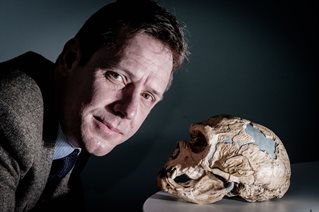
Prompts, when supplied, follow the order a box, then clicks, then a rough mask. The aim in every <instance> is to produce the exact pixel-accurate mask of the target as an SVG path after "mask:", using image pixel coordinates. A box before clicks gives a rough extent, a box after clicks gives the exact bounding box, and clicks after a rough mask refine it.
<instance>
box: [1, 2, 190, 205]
mask: <svg viewBox="0 0 319 212" xmlns="http://www.w3.org/2000/svg"><path fill="white" fill-rule="evenodd" d="M128 8H129V10H128ZM186 53H187V45H186V43H185V40H184V36H183V30H182V28H181V26H180V25H179V24H178V22H177V21H176V19H175V17H174V16H173V15H171V14H170V13H168V12H167V11H166V10H165V9H164V8H162V7H160V6H158V5H157V4H156V3H154V2H152V1H148V0H140V1H117V2H114V3H112V4H109V5H106V6H105V7H103V8H101V9H100V10H99V11H98V12H96V13H95V14H94V15H92V16H91V17H90V18H89V19H88V20H87V22H86V23H85V24H84V25H83V27H82V28H81V29H80V30H79V32H78V33H77V34H76V36H75V37H74V38H72V39H71V40H69V41H68V42H67V43H66V45H65V47H64V49H63V51H62V53H61V54H60V55H59V57H58V59H57V61H56V63H55V64H53V63H52V62H50V61H48V60H46V59H45V58H43V57H42V56H40V55H38V54H36V53H32V52H28V53H26V54H24V55H21V56H19V57H17V58H14V59H12V60H10V61H6V62H4V63H2V64H0V208H1V211H30V210H39V211H44V210H47V209H48V208H49V209H52V210H53V208H54V210H57V209H56V208H58V207H57V206H59V204H58V203H61V202H63V204H64V203H68V204H71V205H72V207H73V206H74V208H76V206H77V205H78V204H80V203H79V201H78V202H73V198H70V196H72V195H70V194H72V188H73V187H74V185H75V183H72V182H77V181H76V179H77V178H76V177H77V176H78V174H79V170H80V169H81V167H82V161H84V162H85V160H86V158H87V157H86V155H87V154H86V153H89V154H93V155H96V156H103V155H105V154H107V153H109V152H110V151H111V150H112V149H113V148H114V147H115V146H116V145H118V144H120V143H122V142H124V141H126V140H127V139H129V138H130V137H131V136H132V135H133V134H134V133H135V132H136V131H137V130H138V129H139V127H140V126H141V124H142V122H143V121H144V120H145V118H146V116H147V115H148V114H149V112H150V111H151V109H152V108H153V107H154V106H155V105H156V104H157V103H158V102H159V101H161V100H162V99H163V95H164V93H165V91H166V90H167V89H168V87H169V85H170V83H171V80H172V76H173V72H174V71H175V70H177V69H178V68H179V67H180V65H181V64H182V63H183V60H184V58H185V57H186ZM79 152H80V153H79ZM71 156H72V157H71ZM57 161H63V162H57ZM66 161H67V162H66ZM75 161H77V163H76V165H75V167H74V168H73V165H74V162H75ZM56 164H60V165H56ZM65 164H67V165H65ZM58 166H61V167H62V168H61V169H59V168H58ZM70 169H71V170H70ZM72 185H73V186H72ZM72 197H73V196H72ZM48 206H49V207H48ZM63 207H64V209H65V208H66V207H67V206H62V209H63Z"/></svg>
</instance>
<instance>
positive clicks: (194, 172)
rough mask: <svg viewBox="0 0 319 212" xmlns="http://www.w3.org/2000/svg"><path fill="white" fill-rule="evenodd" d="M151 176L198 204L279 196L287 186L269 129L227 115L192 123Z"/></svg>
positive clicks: (284, 162)
mask: <svg viewBox="0 0 319 212" xmlns="http://www.w3.org/2000/svg"><path fill="white" fill-rule="evenodd" d="M190 135H191V141H190V142H186V141H179V142H178V143H177V147H176V149H175V151H174V152H173V154H172V155H171V157H170V158H169V160H168V161H167V162H166V164H165V165H164V167H163V168H162V170H161V171H160V173H159V174H158V176H157V183H158V186H159V187H160V188H161V189H162V190H163V191H166V192H168V193H170V194H172V195H174V196H176V197H178V198H181V199H184V200H186V201H189V202H193V203H198V204H208V203H213V202H216V201H219V200H221V199H222V198H223V197H224V196H225V195H227V196H229V197H231V196H240V197H241V198H243V199H245V200H247V201H249V202H255V201H265V200H269V199H272V198H274V197H277V198H281V197H282V196H283V195H284V194H285V193H286V191H287V190H288V188H289V185H290V174H291V172H290V162H289V158H288V155H287V152H286V150H285V147H284V145H283V144H282V142H281V141H280V139H279V138H278V137H277V136H276V135H275V134H274V133H273V132H272V131H271V130H269V129H267V128H266V127H264V126H261V125H259V124H256V123H253V122H250V121H248V120H245V119H242V118H238V117H231V116H228V115H220V116H214V117H211V118H210V119H208V120H207V121H204V122H201V123H196V124H192V125H191V127H190Z"/></svg>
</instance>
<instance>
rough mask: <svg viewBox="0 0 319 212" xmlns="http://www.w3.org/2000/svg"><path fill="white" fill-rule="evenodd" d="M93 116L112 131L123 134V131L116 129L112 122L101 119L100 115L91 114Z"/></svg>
mask: <svg viewBox="0 0 319 212" xmlns="http://www.w3.org/2000/svg"><path fill="white" fill-rule="evenodd" d="M93 117H94V118H95V119H96V120H97V121H98V122H100V123H101V124H103V125H104V126H105V127H106V128H107V129H108V130H110V131H113V132H115V133H117V134H121V135H123V132H122V131H121V130H120V129H118V128H116V127H114V126H113V125H112V124H110V123H108V122H106V121H105V120H103V119H102V118H101V117H97V116H93Z"/></svg>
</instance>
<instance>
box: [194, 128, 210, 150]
mask: <svg viewBox="0 0 319 212" xmlns="http://www.w3.org/2000/svg"><path fill="white" fill-rule="evenodd" d="M190 144H191V145H190V147H191V149H192V150H193V152H195V153H199V152H202V151H204V150H205V149H206V147H207V145H208V143H207V141H206V137H205V136H204V135H203V134H202V133H201V132H199V131H197V132H194V133H193V134H192V140H191V141H190Z"/></svg>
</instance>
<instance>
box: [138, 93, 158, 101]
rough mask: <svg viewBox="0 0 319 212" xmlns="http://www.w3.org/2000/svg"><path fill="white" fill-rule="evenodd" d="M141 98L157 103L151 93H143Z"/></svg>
mask: <svg viewBox="0 0 319 212" xmlns="http://www.w3.org/2000/svg"><path fill="white" fill-rule="evenodd" d="M141 96H142V97H143V98H144V99H145V100H147V101H150V102H155V100H156V98H155V97H154V95H152V94H151V93H148V92H143V93H142V94H141Z"/></svg>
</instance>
